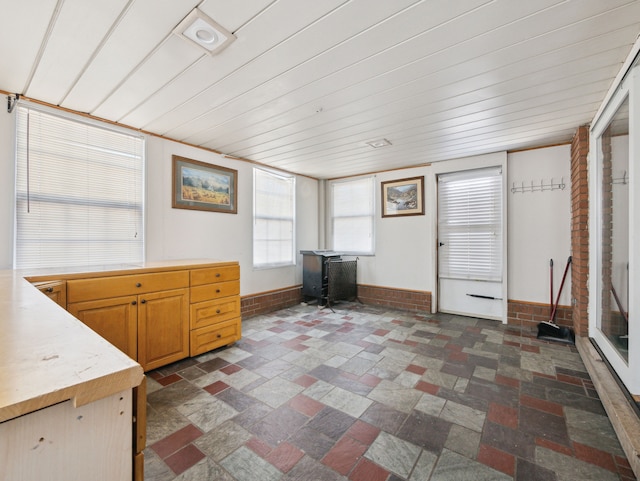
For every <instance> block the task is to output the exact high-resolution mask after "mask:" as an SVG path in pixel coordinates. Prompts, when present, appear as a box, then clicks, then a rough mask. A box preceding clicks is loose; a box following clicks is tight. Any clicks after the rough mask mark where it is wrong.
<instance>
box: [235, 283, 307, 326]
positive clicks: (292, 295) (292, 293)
mask: <svg viewBox="0 0 640 481" xmlns="http://www.w3.org/2000/svg"><path fill="white" fill-rule="evenodd" d="M240 301H241V305H240V311H241V314H242V317H244V318H246V317H251V316H256V315H258V314H266V313H267V312H272V311H277V310H278V309H284V308H286V307H291V306H294V305H296V304H299V303H300V302H302V287H301V286H293V287H286V288H284V289H278V290H275V291H268V292H262V293H259V294H253V295H250V296H244V297H242V299H241V300H240Z"/></svg>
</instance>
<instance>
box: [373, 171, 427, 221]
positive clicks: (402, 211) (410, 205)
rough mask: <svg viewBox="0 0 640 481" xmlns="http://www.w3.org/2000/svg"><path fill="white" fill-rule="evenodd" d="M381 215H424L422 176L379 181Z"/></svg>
mask: <svg viewBox="0 0 640 481" xmlns="http://www.w3.org/2000/svg"><path fill="white" fill-rule="evenodd" d="M380 185H381V187H382V217H406V216H411V215H424V176H420V177H410V178H407V179H398V180H391V181H387V182H381V184H380Z"/></svg>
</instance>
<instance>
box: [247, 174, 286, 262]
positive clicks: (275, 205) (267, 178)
mask: <svg viewBox="0 0 640 481" xmlns="http://www.w3.org/2000/svg"><path fill="white" fill-rule="evenodd" d="M295 190H296V184H295V177H292V176H284V175H277V174H274V173H272V172H267V171H265V170H261V169H254V170H253V194H254V195H253V265H254V267H277V266H284V265H293V264H295V257H294V248H295V235H294V234H295Z"/></svg>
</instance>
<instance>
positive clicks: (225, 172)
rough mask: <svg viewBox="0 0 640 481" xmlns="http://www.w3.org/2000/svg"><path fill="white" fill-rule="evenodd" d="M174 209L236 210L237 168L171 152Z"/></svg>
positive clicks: (234, 212) (172, 205) (235, 212)
mask: <svg viewBox="0 0 640 481" xmlns="http://www.w3.org/2000/svg"><path fill="white" fill-rule="evenodd" d="M172 162H173V174H172V182H173V188H172V191H173V198H172V203H171V207H173V208H174V209H191V210H206V211H210V212H224V213H227V214H237V213H238V204H237V202H238V171H237V170H233V169H228V168H226V167H220V166H218V165H213V164H208V163H206V162H199V161H197V160H193V159H187V158H186V157H180V156H179V155H173V156H172Z"/></svg>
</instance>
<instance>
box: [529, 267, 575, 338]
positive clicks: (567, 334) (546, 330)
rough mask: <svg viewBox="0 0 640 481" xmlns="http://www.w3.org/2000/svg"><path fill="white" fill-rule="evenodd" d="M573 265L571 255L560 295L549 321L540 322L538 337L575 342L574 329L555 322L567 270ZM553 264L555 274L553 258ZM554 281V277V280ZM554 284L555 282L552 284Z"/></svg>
mask: <svg viewBox="0 0 640 481" xmlns="http://www.w3.org/2000/svg"><path fill="white" fill-rule="evenodd" d="M570 265H571V256H569V258H568V259H567V265H566V266H565V268H564V274H563V275H562V282H561V283H560V289H559V290H558V296H557V297H556V302H555V304H554V305H553V309H552V310H551V314H550V315H549V320H548V321H542V322H541V323H539V324H538V339H542V340H545V341H557V342H564V343H566V344H575V342H576V340H575V334H574V333H573V330H572V329H570V328H568V327H564V326H559V325H557V324H556V323H555V322H554V319H555V317H556V311H557V310H558V304H559V303H560V294H561V293H562V288H563V287H564V281H565V279H566V278H567V272H568V271H569V266H570ZM550 266H551V269H552V270H551V275H552V276H553V259H552V260H551V262H550ZM551 282H553V277H552V281H551ZM551 285H552V286H553V284H551ZM551 299H553V287H552V291H551Z"/></svg>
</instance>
